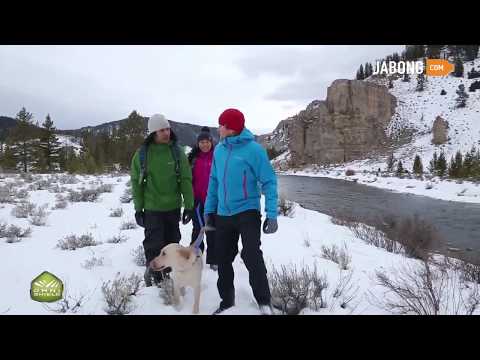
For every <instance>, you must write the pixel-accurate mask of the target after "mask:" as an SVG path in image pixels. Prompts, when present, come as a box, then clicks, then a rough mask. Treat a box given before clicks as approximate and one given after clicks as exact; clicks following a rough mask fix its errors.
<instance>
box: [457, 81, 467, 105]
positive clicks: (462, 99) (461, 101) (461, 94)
mask: <svg viewBox="0 0 480 360" xmlns="http://www.w3.org/2000/svg"><path fill="white" fill-rule="evenodd" d="M456 93H457V95H458V97H457V99H456V100H455V101H456V106H455V107H457V108H463V107H465V106H467V99H468V97H469V96H468V94H467V93H466V92H465V85H463V84H460V85H458V90H457V91H456Z"/></svg>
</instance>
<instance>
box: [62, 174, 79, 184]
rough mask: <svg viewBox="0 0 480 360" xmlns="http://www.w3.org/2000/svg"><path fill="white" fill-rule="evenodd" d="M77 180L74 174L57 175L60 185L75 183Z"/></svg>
mask: <svg viewBox="0 0 480 360" xmlns="http://www.w3.org/2000/svg"><path fill="white" fill-rule="evenodd" d="M78 181H79V180H78V179H77V177H76V176H75V175H60V176H59V177H58V182H60V184H62V185H66V184H69V185H73V184H77V183H78Z"/></svg>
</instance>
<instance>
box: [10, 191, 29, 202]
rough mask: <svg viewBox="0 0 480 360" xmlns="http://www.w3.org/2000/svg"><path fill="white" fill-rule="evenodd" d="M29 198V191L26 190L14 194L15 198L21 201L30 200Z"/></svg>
mask: <svg viewBox="0 0 480 360" xmlns="http://www.w3.org/2000/svg"><path fill="white" fill-rule="evenodd" d="M28 196H29V194H28V191H27V190H25V189H20V190H18V191H17V192H16V193H15V194H14V197H15V198H17V199H21V200H23V199H26V198H28Z"/></svg>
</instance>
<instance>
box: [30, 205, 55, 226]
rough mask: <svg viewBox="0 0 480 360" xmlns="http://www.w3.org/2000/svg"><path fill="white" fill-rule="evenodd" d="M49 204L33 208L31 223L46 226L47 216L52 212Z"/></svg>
mask: <svg viewBox="0 0 480 360" xmlns="http://www.w3.org/2000/svg"><path fill="white" fill-rule="evenodd" d="M47 207H48V204H45V205H43V206H40V207H38V208H35V209H33V210H32V212H31V214H30V216H29V221H30V224H32V225H35V226H44V225H45V224H46V223H47V217H48V215H49V214H50V213H49V212H48V211H47V210H46V209H47Z"/></svg>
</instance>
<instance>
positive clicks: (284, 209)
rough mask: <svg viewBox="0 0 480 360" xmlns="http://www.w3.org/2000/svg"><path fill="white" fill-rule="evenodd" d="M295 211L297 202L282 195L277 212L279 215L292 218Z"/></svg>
mask: <svg viewBox="0 0 480 360" xmlns="http://www.w3.org/2000/svg"><path fill="white" fill-rule="evenodd" d="M294 212H295V203H294V202H292V201H289V200H287V199H285V197H284V196H280V198H279V200H278V207H277V213H278V215H282V216H287V217H290V218H292V217H293V215H294Z"/></svg>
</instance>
